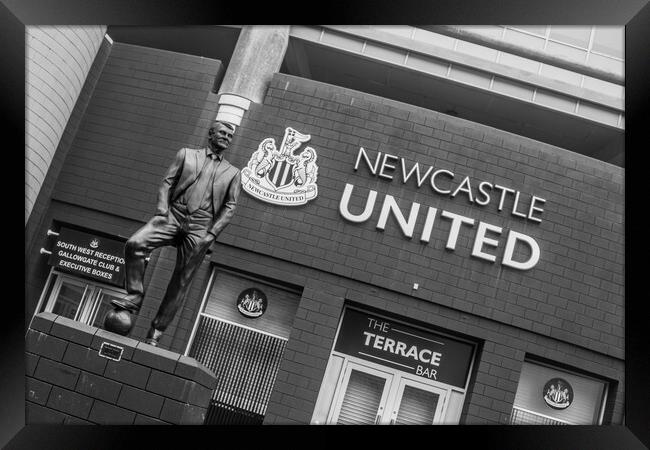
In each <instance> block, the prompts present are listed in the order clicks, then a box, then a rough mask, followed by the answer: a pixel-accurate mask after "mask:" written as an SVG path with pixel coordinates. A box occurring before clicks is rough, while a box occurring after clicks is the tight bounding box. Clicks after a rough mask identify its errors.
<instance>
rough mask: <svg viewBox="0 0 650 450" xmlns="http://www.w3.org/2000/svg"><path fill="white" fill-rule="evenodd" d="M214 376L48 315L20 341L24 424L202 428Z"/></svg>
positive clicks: (188, 361) (190, 362)
mask: <svg viewBox="0 0 650 450" xmlns="http://www.w3.org/2000/svg"><path fill="white" fill-rule="evenodd" d="M215 384H216V378H215V376H214V374H213V373H212V372H211V371H210V370H208V369H207V368H205V367H204V366H203V365H201V364H200V363H198V362H197V361H196V360H195V359H193V358H189V357H187V356H182V355H180V354H178V353H173V352H170V351H167V350H163V349H160V348H156V347H153V346H151V345H148V344H145V343H144V342H139V341H136V340H134V339H131V338H128V337H124V336H119V335H116V334H114V333H110V332H107V331H105V330H102V329H99V328H95V327H91V326H88V325H84V324H82V323H79V322H75V321H73V320H70V319H67V318H65V317H61V316H57V315H54V314H51V313H41V314H38V315H36V316H35V317H34V320H33V321H32V324H31V325H30V328H29V330H28V331H27V336H26V389H25V394H26V412H27V416H26V422H27V423H28V424H33V423H59V424H60V423H65V424H103V425H127V424H136V425H140V424H142V425H146V424H179V425H180V424H183V425H189V424H196V425H200V424H203V421H204V420H205V414H206V411H207V408H208V405H209V403H210V397H211V395H212V391H213V390H214V388H215Z"/></svg>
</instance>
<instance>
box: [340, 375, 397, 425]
mask: <svg viewBox="0 0 650 450" xmlns="http://www.w3.org/2000/svg"><path fill="white" fill-rule="evenodd" d="M385 384H386V380H385V379H383V378H381V377H376V376H374V375H370V374H368V373H365V372H360V371H358V370H354V369H353V370H352V372H351V373H350V380H349V381H348V386H347V389H346V391H345V396H344V397H343V403H342V404H341V412H340V413H339V418H338V422H337V423H338V424H342V425H363V424H374V423H375V419H376V417H377V411H378V410H379V403H380V401H381V395H382V393H383V392H384V385H385Z"/></svg>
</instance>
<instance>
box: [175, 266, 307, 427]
mask: <svg viewBox="0 0 650 450" xmlns="http://www.w3.org/2000/svg"><path fill="white" fill-rule="evenodd" d="M261 299H263V300H261ZM299 301H300V294H299V293H297V292H295V291H292V290H288V289H286V288H285V287H283V286H280V285H276V284H275V283H271V282H263V281H261V280H259V279H257V278H255V277H250V276H245V275H243V274H239V273H232V272H228V271H225V270H218V271H217V270H216V269H214V270H213V273H212V276H211V278H210V281H209V283H208V289H207V292H206V294H205V297H204V299H203V304H202V306H201V311H200V313H199V315H198V318H197V321H196V324H195V326H194V330H193V332H192V336H191V338H190V342H189V345H188V347H187V350H186V355H188V356H190V357H192V358H194V359H196V360H197V361H199V362H200V363H201V364H203V365H205V366H206V367H207V368H209V369H210V370H211V371H212V372H213V373H214V374H215V376H216V377H217V384H216V386H215V389H214V391H213V393H212V399H211V402H210V406H209V407H208V411H207V412H206V419H205V424H206V425H256V424H261V423H262V422H263V421H264V415H265V414H266V408H267V405H268V402H269V399H270V396H271V391H272V390H273V384H274V383H275V377H276V375H277V372H278V369H279V367H280V362H281V361H282V355H283V353H284V349H285V347H286V343H287V340H288V338H289V334H290V333H291V324H292V323H293V319H294V316H295V314H296V309H297V307H298V303H299ZM262 305H264V306H262Z"/></svg>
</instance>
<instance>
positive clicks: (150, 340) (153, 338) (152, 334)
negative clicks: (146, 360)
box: [144, 327, 163, 347]
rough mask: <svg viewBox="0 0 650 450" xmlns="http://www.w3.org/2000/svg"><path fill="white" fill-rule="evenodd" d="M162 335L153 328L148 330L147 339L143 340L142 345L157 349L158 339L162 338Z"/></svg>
mask: <svg viewBox="0 0 650 450" xmlns="http://www.w3.org/2000/svg"><path fill="white" fill-rule="evenodd" d="M162 334H163V332H162V331H160V330H156V329H155V328H153V327H151V328H150V329H149V332H148V333H147V338H146V339H145V341H144V343H145V344H149V345H152V346H154V347H157V346H158V342H160V337H161V336H162Z"/></svg>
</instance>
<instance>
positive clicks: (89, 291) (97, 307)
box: [37, 270, 126, 328]
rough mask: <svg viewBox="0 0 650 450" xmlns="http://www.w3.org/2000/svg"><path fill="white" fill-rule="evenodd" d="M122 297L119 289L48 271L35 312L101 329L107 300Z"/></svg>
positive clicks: (107, 304)
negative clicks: (47, 313) (50, 314)
mask: <svg viewBox="0 0 650 450" xmlns="http://www.w3.org/2000/svg"><path fill="white" fill-rule="evenodd" d="M124 295H126V291H124V290H122V289H118V288H116V287H110V286H108V285H105V284H102V283H99V282H95V281H89V280H86V279H83V278H80V277H75V276H72V275H68V274H64V273H62V272H58V271H56V270H52V271H51V272H50V276H49V278H48V282H47V283H46V287H45V289H44V291H43V295H42V296H41V300H40V306H39V308H37V312H51V313H53V314H57V315H60V316H63V317H67V318H68V319H72V320H76V321H78V322H82V323H85V324H87V325H91V326H94V327H98V328H102V327H103V325H104V316H105V315H106V313H107V312H108V311H109V310H110V309H111V304H110V302H111V300H112V299H114V298H122V297H124Z"/></svg>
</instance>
